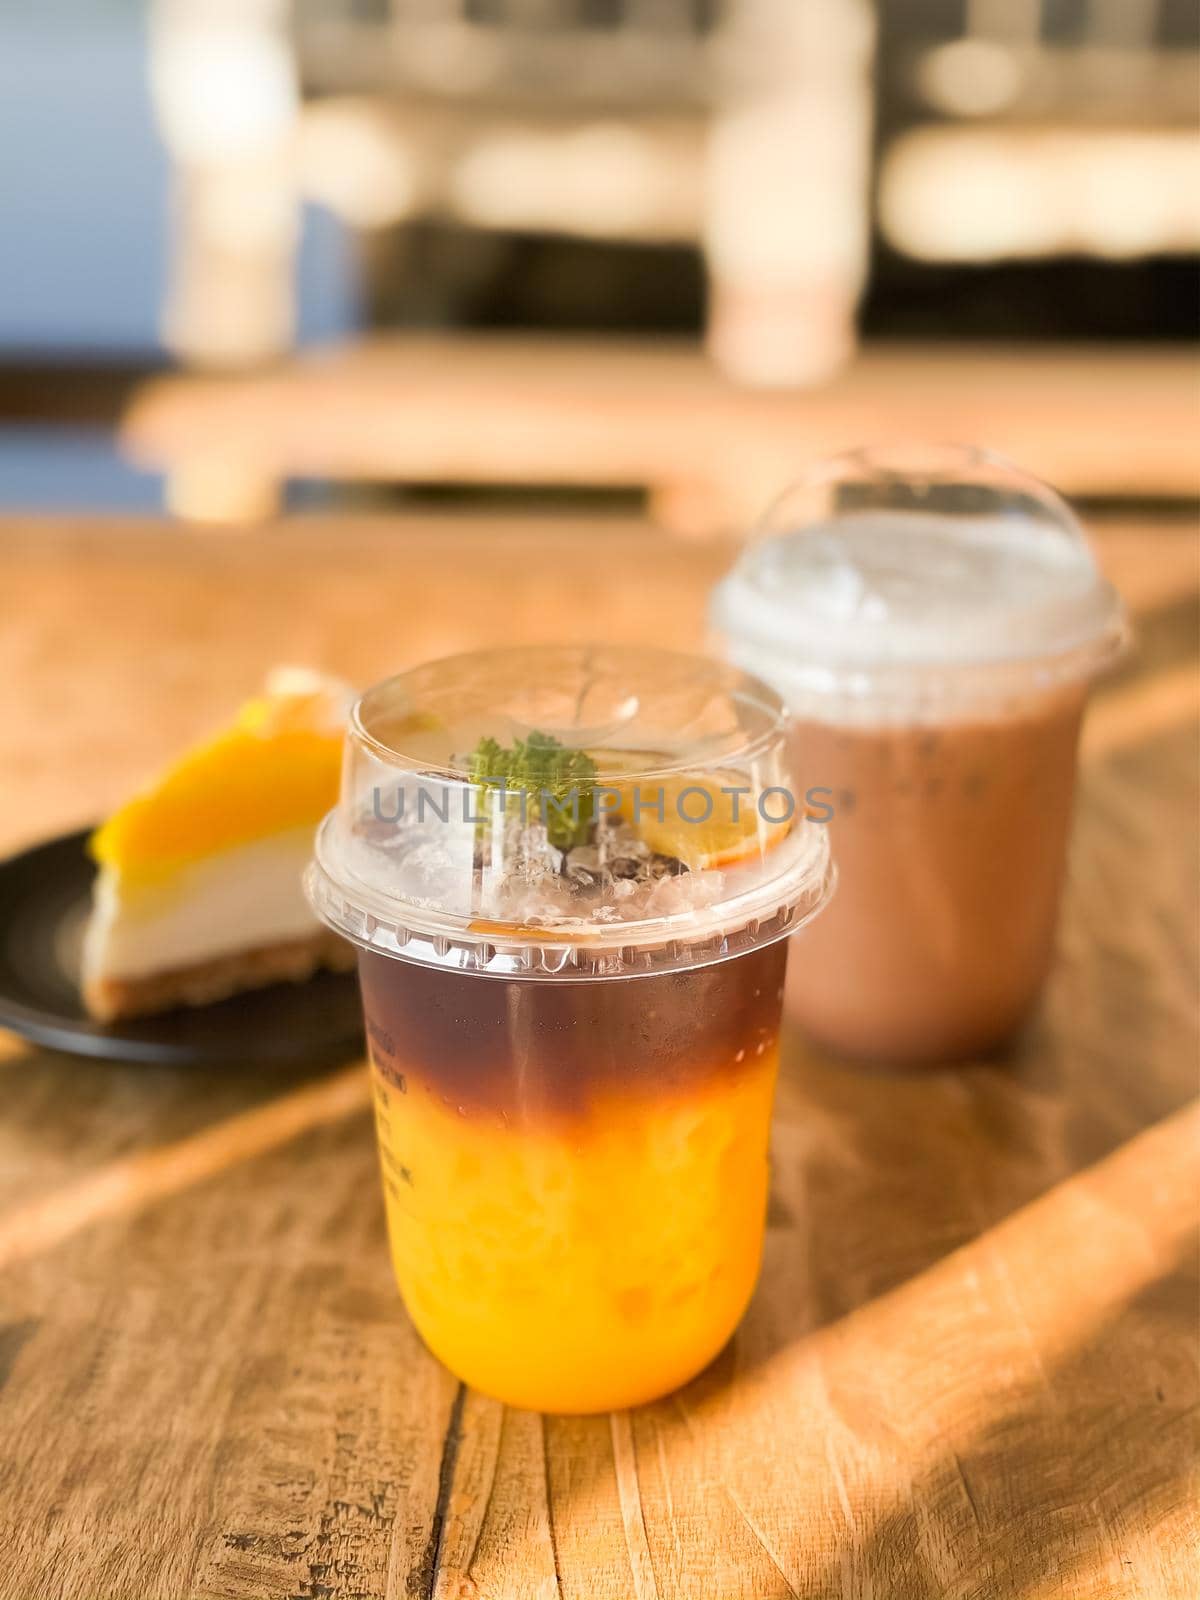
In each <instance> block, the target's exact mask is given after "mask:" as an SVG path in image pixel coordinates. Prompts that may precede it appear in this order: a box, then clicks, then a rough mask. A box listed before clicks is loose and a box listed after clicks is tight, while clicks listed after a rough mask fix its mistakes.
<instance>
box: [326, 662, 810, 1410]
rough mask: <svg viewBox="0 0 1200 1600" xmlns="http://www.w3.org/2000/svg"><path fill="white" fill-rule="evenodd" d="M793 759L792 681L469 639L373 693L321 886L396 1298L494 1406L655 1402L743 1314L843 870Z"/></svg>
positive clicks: (352, 752)
mask: <svg viewBox="0 0 1200 1600" xmlns="http://www.w3.org/2000/svg"><path fill="white" fill-rule="evenodd" d="M788 763H789V746H788V744H787V741H786V740H785V738H784V731H783V716H782V707H781V705H780V703H779V701H778V699H777V698H776V696H775V695H774V694H773V693H772V692H771V691H770V690H768V689H767V688H766V687H765V686H763V685H761V684H757V683H755V682H754V680H752V679H750V678H747V677H745V676H744V675H743V674H741V673H739V672H736V671H734V670H732V669H730V668H725V667H721V666H719V665H716V664H714V663H708V662H703V661H698V660H693V659H691V658H688V657H680V656H673V655H669V654H666V653H660V652H617V651H610V650H606V649H597V650H594V651H583V650H527V651H504V652H495V653H489V654H485V655H479V656H469V657H458V658H454V659H452V660H450V661H447V662H438V663H434V664H433V665H432V666H429V667H425V668H420V669H418V670H417V671H416V672H413V673H409V674H407V675H405V676H404V677H401V678H397V679H393V680H391V681H390V682H388V683H385V684H383V685H381V686H379V687H378V688H377V689H374V690H372V691H370V692H369V693H368V694H367V695H365V696H364V697H363V700H362V701H361V702H360V704H359V707H358V710H357V712H356V716H355V719H354V722H353V725H352V730H351V734H350V737H349V743H348V754H347V762H346V775H345V781H344V789H343V795H342V799H341V803H340V805H339V808H338V810H337V811H336V812H335V813H334V814H333V815H332V816H331V817H330V818H329V819H328V821H327V822H326V824H325V826H324V828H323V830H322V834H321V837H320V840H319V844H318V861H317V863H316V864H315V865H314V867H313V869H312V871H311V874H310V892H311V894H312V896H313V901H314V904H315V905H316V906H317V908H318V910H319V911H320V912H321V914H322V915H323V916H325V917H326V918H327V919H328V920H329V921H330V922H331V924H332V925H334V926H336V927H337V928H338V929H339V930H340V931H342V932H344V933H345V934H346V935H347V936H348V937H349V938H351V939H353V940H355V942H356V943H357V944H358V945H359V949H360V973H361V979H362V990H363V1004H364V1010H365V1015H366V1022H367V1032H368V1038H369V1043H370V1053H371V1060H372V1064H373V1072H374V1077H375V1097H376V1110H377V1119H376V1120H377V1128H378V1134H379V1143H380V1152H381V1160H382V1167H383V1179H384V1190H385V1198H386V1204H387V1213H388V1225H389V1234H390V1239H391V1247H392V1255H393V1260H394V1263H395V1269H396V1275H397V1280H398V1282H399V1286H400V1290H401V1293H402V1295H403V1297H404V1300H405V1303H406V1305H407V1307H408V1310H409V1312H410V1314H411V1316H412V1318H413V1321H414V1323H415V1324H416V1326H417V1328H418V1330H419V1331H420V1332H421V1334H422V1336H423V1337H424V1338H425V1340H426V1342H427V1343H428V1345H429V1346H430V1348H431V1349H432V1350H433V1351H434V1352H435V1353H436V1354H437V1355H438V1356H440V1357H441V1358H442V1360H443V1361H445V1362H446V1364H447V1365H448V1366H449V1367H451V1369H452V1370H453V1371H455V1372H456V1373H457V1374H458V1375H459V1376H460V1377H462V1378H464V1379H466V1380H467V1381H468V1382H470V1383H473V1384H475V1385H476V1386H477V1387H479V1388H481V1389H483V1390H484V1391H486V1392H487V1393H489V1394H492V1395H495V1396H498V1397H499V1398H501V1399H503V1400H506V1401H509V1402H510V1403H512V1404H516V1405H522V1406H529V1407H534V1408H540V1409H547V1410H563V1411H594V1410H603V1409H608V1408H610V1407H613V1406H623V1405H628V1404H633V1403H635V1402H637V1401H640V1400H646V1399H650V1398H652V1397H654V1396H656V1395H659V1394H662V1393H664V1392H666V1391H668V1390H670V1389H671V1388H674V1387H675V1386H676V1385H678V1384H680V1383H682V1382H684V1381H685V1380H686V1379H687V1378H689V1377H691V1376H692V1375H693V1374H694V1373H695V1372H697V1371H699V1370H700V1368H702V1367H703V1366H704V1365H706V1364H707V1362H708V1361H710V1360H711V1359H712V1357H713V1356H714V1355H716V1353H717V1352H718V1350H719V1349H720V1348H721V1346H722V1345H723V1344H724V1343H725V1341H726V1340H727V1339H728V1338H729V1336H730V1334H731V1333H732V1331H733V1329H734V1328H735V1326H736V1325H737V1322H738V1320H739V1318H740V1317H741V1314H742V1312H743V1310H744V1308H745V1305H746V1302H747V1300H748V1298H749V1296H750V1293H751V1290H752V1289H753V1286H754V1282H755V1279H756V1276H757V1273H758V1264H759V1256H760V1252H761V1245H762V1234H763V1224H764V1217H765V1208H766V1193H767V1136H768V1128H769V1122H770V1111H771V1102H772V1097H773V1093H774V1084H775V1074H776V1066H777V1052H778V1033H779V1023H780V1014H781V1004H782V996H783V983H784V969H785V962H786V952H787V949H788V940H787V937H786V936H787V935H788V934H790V933H792V932H794V931H795V929H796V928H798V927H799V926H800V925H801V924H802V923H804V922H805V921H807V919H808V918H809V917H810V916H811V915H812V914H813V912H814V911H815V910H817V909H818V908H819V907H820V905H821V904H822V903H823V901H824V899H825V897H826V895H827V893H828V889H829V879H830V872H829V861H828V844H827V840H826V837H825V832H824V830H823V829H821V828H819V827H817V826H815V825H814V824H812V823H810V822H808V821H806V820H805V818H804V817H803V814H802V812H801V811H800V810H798V809H796V808H795V807H794V805H792V806H789V804H788V801H789V800H790V797H791V795H792V793H793V785H792V781H791V774H790V769H789V764H788ZM735 795H736V797H737V798H736V801H735V798H734V796H735Z"/></svg>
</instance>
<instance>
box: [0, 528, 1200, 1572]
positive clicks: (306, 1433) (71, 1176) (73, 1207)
mask: <svg viewBox="0 0 1200 1600" xmlns="http://www.w3.org/2000/svg"><path fill="white" fill-rule="evenodd" d="M598 532H599V533H600V534H602V536H597V535H598ZM1100 541H1101V549H1102V553H1103V557H1104V560H1105V562H1106V563H1107V565H1108V567H1109V569H1110V570H1111V571H1112V573H1113V574H1114V576H1115V578H1116V580H1117V581H1118V583H1119V584H1120V585H1121V587H1122V588H1123V589H1124V591H1125V593H1126V594H1127V596H1128V598H1129V601H1130V604H1131V605H1132V607H1133V608H1134V610H1135V612H1136V614H1137V617H1138V622H1139V627H1140V630H1141V635H1142V648H1141V651H1140V654H1139V656H1138V658H1137V660H1136V661H1135V662H1133V663H1131V664H1130V665H1128V666H1127V667H1126V668H1125V669H1124V670H1123V671H1122V672H1121V673H1120V674H1119V675H1118V676H1117V677H1116V678H1115V679H1114V680H1113V681H1112V682H1111V683H1109V684H1108V685H1106V686H1105V688H1104V689H1103V691H1102V692H1101V694H1100V696H1099V698H1098V702H1097V704H1096V706H1095V708H1094V711H1093V714H1092V717H1091V720H1090V724H1089V729H1088V736H1087V742H1086V749H1085V757H1084V775H1083V784H1082V796H1081V803H1080V808H1079V816H1078V827H1077V832H1076V838H1075V846H1074V854H1073V862H1072V873H1071V883H1070V888H1069V893H1068V896H1067V905H1066V912H1065V918H1064V925H1063V930H1062V941H1061V946H1062V948H1061V956H1060V959H1059V962H1058V966H1057V969H1056V971H1055V975H1054V978H1053V981H1052V983H1051V985H1050V989H1049V992H1048V994H1047V997H1046V1002H1045V1006H1044V1008H1043V1011H1042V1013H1041V1016H1040V1018H1039V1020H1038V1021H1037V1023H1036V1024H1035V1025H1034V1026H1033V1027H1032V1029H1031V1030H1030V1032H1029V1033H1028V1036H1027V1037H1026V1038H1025V1039H1024V1040H1023V1041H1022V1042H1021V1043H1020V1045H1019V1046H1018V1047H1017V1048H1016V1050H1015V1051H1014V1053H1013V1055H1012V1057H1011V1059H1010V1060H1008V1061H1005V1062H1002V1063H993V1064H983V1063H976V1064H971V1065H969V1066H967V1067H965V1068H963V1069H961V1070H954V1071H939V1072H929V1073H924V1074H920V1075H894V1074H885V1073H882V1072H872V1071H868V1070H852V1069H850V1068H847V1067H844V1066H837V1065H834V1064H833V1063H832V1062H829V1061H825V1060H822V1059H820V1058H818V1057H817V1056H815V1055H814V1054H812V1053H810V1052H808V1051H807V1050H806V1049H805V1048H804V1047H803V1046H802V1045H801V1043H800V1042H799V1041H798V1040H797V1039H795V1038H789V1039H788V1040H787V1044H786V1050H785V1062H784V1067H783V1072H782V1081H781V1085H780V1093H779V1107H778V1116H777V1120H776V1127H775V1142H774V1177H773V1193H772V1200H771V1207H770V1219H769V1230H768V1240H767V1250H766V1259H765V1263H764V1267H763V1274H762V1281H761V1284H760V1287H759V1290H758V1293H757V1295H756V1297H755V1300H754V1303H753V1306H752V1308H751V1311H750V1313H749V1315H748V1317H747V1319H746V1321H745V1323H744V1325H743V1327H742V1329H741V1330H740V1332H739V1333H738V1335H737V1337H736V1338H735V1340H734V1341H733V1343H732V1345H731V1346H730V1347H729V1349H728V1350H727V1351H726V1352H725V1354H724V1355H723V1356H722V1357H721V1358H720V1359H719V1360H718V1361H717V1363H716V1364H715V1365H714V1366H713V1367H712V1368H711V1369H710V1370H709V1371H708V1372H707V1373H706V1374H705V1375H703V1376H702V1377H701V1378H700V1379H698V1380H697V1381H696V1382H695V1383H693V1384H691V1385H690V1386H689V1387H688V1388H687V1389H685V1390H684V1391H682V1392H681V1393H680V1394H677V1395H675V1396H673V1397H671V1398H669V1399H667V1400H664V1401H662V1402H661V1403H659V1404H657V1405H653V1406H648V1407H645V1408H643V1409H640V1410H637V1411H635V1412H632V1413H626V1414H619V1415H614V1416H603V1417H594V1418H586V1419H571V1418H561V1417H546V1418H543V1417H540V1416H537V1415H533V1414H528V1413H521V1412H516V1411H510V1410H506V1409H505V1408H503V1407H502V1406H500V1405H498V1404H496V1403H494V1402H492V1401H490V1400H486V1399H483V1398H481V1397H480V1396H479V1395H477V1394H475V1393H473V1392H465V1391H464V1390H463V1389H462V1388H461V1387H460V1386H459V1385H458V1384H457V1383H456V1382H455V1381H454V1379H452V1378H451V1377H450V1376H449V1375H448V1374H447V1373H446V1372H445V1371H443V1370H442V1369H441V1368H440V1367H439V1366H438V1365H437V1363H436V1362H435V1361H434V1360H433V1359H432V1358H431V1357H430V1356H428V1355H427V1354H426V1353H425V1351H424V1350H423V1349H422V1347H421V1345H420V1343H419V1342H418V1340H417V1338H416V1336H415V1334H414V1333H413V1331H412V1329H411V1328H410V1327H409V1325H408V1322H407V1321H406V1318H405V1316H404V1313H403V1311H402V1310H401V1307H400V1304H399V1302H398V1300H397V1297H396V1294H395V1291H394V1289H393V1286H392V1282H391V1278H390V1271H389V1266H388V1261H387V1255H386V1250H385V1245H384V1236H383V1215H382V1208H381V1205H380V1197H379V1192H378V1184H377V1178H376V1170H375V1153H374V1146H373V1137H372V1130H371V1123H370V1115H369V1109H368V1097H367V1088H366V1082H365V1074H364V1072H363V1070H362V1067H361V1066H360V1065H359V1064H351V1065H348V1066H347V1067H345V1068H343V1069H341V1070H338V1071H335V1072H333V1073H329V1074H325V1075H314V1074H304V1073H299V1072H276V1073H266V1072H263V1071H258V1070H246V1071H240V1072H229V1073H224V1074H218V1075H216V1076H212V1075H209V1076H203V1077H202V1076H200V1075H198V1074H196V1073H191V1072H184V1071H178V1070H166V1069H149V1068H145V1067H132V1066H130V1067H121V1066H105V1065H100V1064H94V1063H88V1062H82V1061H72V1060H67V1059H65V1058H62V1057H58V1056H54V1055H49V1054H43V1053H40V1052H38V1051H36V1050H32V1049H30V1048H28V1047H26V1046H25V1045H24V1044H22V1043H21V1042H20V1041H18V1040H16V1039H12V1038H10V1039H7V1040H5V1041H3V1042H0V1086H2V1087H3V1092H4V1098H3V1113H2V1114H0V1269H2V1270H0V1384H2V1386H3V1387H2V1392H0V1596H2V1597H3V1600H193V1597H209V1596H214V1597H215V1596H223V1597H230V1600H233V1597H237V1600H249V1597H252V1596H255V1597H257V1596H264V1597H265V1596H271V1597H279V1600H288V1597H304V1600H351V1597H355V1600H363V1597H382V1596H388V1597H390V1600H412V1597H421V1596H426V1597H427V1596H440V1597H452V1596H453V1597H458V1596H463V1597H465V1596H472V1597H480V1600H500V1597H504V1600H508V1597H512V1600H534V1597H538V1600H540V1597H547V1600H548V1597H551V1596H556V1595H563V1596H570V1597H576V1596H577V1597H579V1600H607V1597H613V1600H654V1597H660V1600H668V1597H681V1600H708V1597H711V1600H740V1597H753V1600H765V1597H776V1596H789V1595H790V1596H803V1597H805V1600H808V1597H817V1596H855V1597H859V1596H861V1597H866V1596H877V1597H885V1600H890V1597H893V1596H900V1597H909V1596H913V1597H918V1596H930V1597H935V1596H936V1597H941V1596H955V1597H958V1596H961V1597H963V1600H965V1597H967V1596H976V1595H978V1596H987V1597H992V1596H1000V1597H1004V1600H1016V1597H1017V1596H1089V1597H1091V1596H1095V1597H1099V1596H1139V1597H1150V1600H1160V1597H1176V1596H1183V1595H1185V1594H1190V1593H1191V1592H1194V1591H1193V1589H1192V1587H1191V1585H1192V1584H1193V1582H1194V1577H1195V1572H1194V1566H1193V1561H1194V1550H1195V1545H1196V1538H1197V1532H1198V1531H1200V1519H1198V1516H1197V1500H1196V1495H1195V1483H1194V1481H1193V1480H1192V1479H1191V1476H1190V1473H1191V1465H1190V1463H1191V1460H1192V1458H1193V1453H1194V1448H1195V1444H1196V1426H1195V1419H1196V1415H1197V1398H1198V1394H1197V1373H1196V1310H1197V1285H1196V1274H1195V1269H1196V1253H1195V1248H1194V1239H1193V1234H1194V1228H1195V1223H1196V1214H1197V1196H1196V1192H1195V1168H1196V1134H1197V1131H1198V1121H1197V1112H1196V1108H1195V1104H1194V1101H1193V1097H1194V1095H1195V1092H1196V1022H1197V996H1196V957H1197V927H1196V897H1195V884H1196V865H1197V862H1196V829H1195V820H1196V793H1195V788H1196V740H1195V729H1194V724H1195V718H1196V713H1197V676H1196V659H1195V647H1196V610H1197V591H1198V588H1200V585H1198V582H1197V571H1196V560H1195V544H1194V531H1193V529H1192V527H1191V525H1190V524H1185V523H1177V524H1171V523H1167V522H1164V521H1158V522H1148V521H1143V522H1142V523H1140V524H1137V525H1133V524H1129V523H1126V524H1122V525H1116V526H1111V527H1108V528H1106V529H1103V530H1101V532H1100ZM728 555H729V552H728V551H727V550H725V549H722V548H710V547H705V548H704V549H698V548H687V547H681V546H679V545H676V544H672V543H671V542H669V541H666V540H662V539H656V538H655V537H654V536H653V534H651V533H648V532H647V531H646V530H645V529H643V528H641V527H636V526H631V525H623V524H613V525H611V526H608V527H606V528H604V529H603V530H597V529H596V528H595V527H594V526H592V525H590V524H589V525H585V524H582V523H581V524H578V525H573V526H572V525H562V524H560V523H557V522H556V523H546V524H541V525H538V524H534V523H529V522H524V523H521V524H519V525H518V524H513V525H510V526H501V525H499V524H497V523H496V521H495V520H494V519H492V520H490V521H489V522H488V523H487V524H486V525H483V524H478V523H471V524H467V523H463V522H456V521H452V520H443V521H438V522H435V521H431V520H429V519H425V520H423V521H415V522H411V523H406V524H385V525H378V524H366V523H357V524H356V523H351V522H347V523H340V522H339V523H333V522H314V523H296V524H292V525H285V526H281V527H277V528H274V529H269V530H265V531H260V532H255V533H251V534H248V535H247V537H246V538H245V539H243V540H236V541H226V540H204V539H198V538H196V537H194V536H191V535H188V534H185V533H181V532H179V531H178V530H176V529H169V528H167V527H161V526H157V525H153V524H143V525H140V526H139V525H133V524H121V525H116V524H113V525H108V526H99V525H95V524H87V523H58V524H46V523H42V524H36V523H13V522H9V523H7V524H4V525H2V526H0V604H2V606H3V610H2V613H0V771H2V772H3V775H4V777H3V787H2V788H0V846H3V847H9V846H13V847H15V846H16V845H18V844H20V843H23V842H25V841H28V840H32V839H33V838H35V837H37V836H39V835H43V834H47V833H50V832H53V831H55V830H57V829H60V828H64V827H67V826H71V825H74V824H78V823H81V822H83V821H84V820H86V819H87V818H89V817H92V816H94V815H95V814H96V813H97V812H99V811H100V810H102V809H103V808H104V807H106V806H108V805H110V804H111V803H112V802H113V801H115V800H116V799H117V798H118V797H119V796H121V795H122V794H123V793H124V792H125V791H126V789H127V787H128V786H129V785H130V784H131V783H132V782H133V781H134V780H136V779H137V778H139V777H141V776H142V775H144V774H147V773H149V772H151V771H152V770H153V769H154V767H155V765H156V763H158V762H159V761H160V760H162V759H163V758H164V757H165V756H167V755H168V754H169V753H170V752H171V751H172V750H174V749H175V748H176V747H177V746H178V745H179V743H180V742H182V741H183V740H186V739H188V738H190V737H191V736H192V735H194V734H196V733H197V732H199V731H200V730H201V729H202V728H204V727H206V726H208V725H210V724H211V723H212V722H213V721H214V720H215V719H217V718H219V717H220V716H222V715H224V714H225V713H226V712H227V711H228V710H229V708H230V707H231V706H232V705H233V704H234V703H235V702H236V700H237V699H238V698H239V696H241V695H242V694H244V693H245V692H246V691H248V690H249V689H251V688H252V687H253V686H254V684H255V682H256V680H257V679H258V677H259V675H260V674H261V672H262V671H263V670H264V669H265V668H266V667H267V666H268V665H269V664H271V663H272V662H275V661H278V660H289V659H290V660H305V661H312V662H315V663H317V664H319V665H322V666H325V667H330V668H334V669H337V670H340V671H342V672H345V673H347V674H349V675H351V676H353V677H355V678H359V679H366V678H369V677H371V676H373V675H376V674H379V673H381V672H383V671H385V670H387V669H389V668H392V667H398V666H401V665H404V664H406V663H410V662H412V661H414V660H416V659H417V658H419V657H422V656H426V655H429V654H432V653H436V652H443V651H448V650H452V649H455V648H458V647H460V646H465V645H469V644H476V643H482V642H487V641H491V640H499V639H504V638H511V637H520V638H525V639H537V638H542V639H548V638H555V637H560V638H561V637H570V636H580V635H583V634H585V633H591V634H602V635H604V636H606V637H608V638H611V639H617V640H634V639H639V638H646V637H652V638H656V639H659V640H661V641H663V642H670V643H676V644H681V645H682V644H694V643H695V642H696V641H697V640H698V638H699V636H700V631H701V624H702V610H703V597H704V594H705V591H706V589H707V587H708V585H709V583H710V582H711V581H712V579H713V578H714V576H715V575H716V574H717V573H718V572H719V571H720V570H721V568H722V567H723V565H724V563H725V562H726V561H727V559H728Z"/></svg>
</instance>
